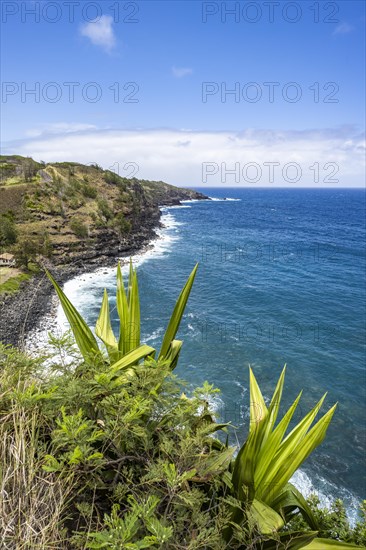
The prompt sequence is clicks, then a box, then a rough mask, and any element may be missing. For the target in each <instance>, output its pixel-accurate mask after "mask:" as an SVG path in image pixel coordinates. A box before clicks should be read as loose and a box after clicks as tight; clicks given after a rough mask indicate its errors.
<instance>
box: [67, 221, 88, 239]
mask: <svg viewBox="0 0 366 550" xmlns="http://www.w3.org/2000/svg"><path fill="white" fill-rule="evenodd" d="M70 229H71V231H73V232H74V233H75V235H76V236H77V237H79V238H80V239H86V237H87V236H88V234H89V231H88V227H87V226H86V225H85V223H83V222H82V221H81V220H79V219H77V218H76V219H73V220H71V222H70Z"/></svg>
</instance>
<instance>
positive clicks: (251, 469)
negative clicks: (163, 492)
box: [232, 366, 355, 550]
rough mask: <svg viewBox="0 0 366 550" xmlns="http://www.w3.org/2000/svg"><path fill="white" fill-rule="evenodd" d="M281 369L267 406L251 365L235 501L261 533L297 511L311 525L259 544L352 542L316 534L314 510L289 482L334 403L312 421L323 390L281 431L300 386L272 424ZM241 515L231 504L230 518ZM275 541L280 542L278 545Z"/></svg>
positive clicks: (314, 546) (318, 549)
mask: <svg viewBox="0 0 366 550" xmlns="http://www.w3.org/2000/svg"><path fill="white" fill-rule="evenodd" d="M285 372H286V366H285V367H284V369H283V371H282V373H281V376H280V378H279V380H278V383H277V386H276V389H275V391H274V393H273V396H272V399H271V402H270V404H269V406H268V407H267V406H266V404H265V401H264V398H263V395H262V392H261V390H260V388H259V386H258V383H257V380H256V378H255V376H254V373H253V371H252V369H250V426H249V434H248V437H247V440H246V442H245V444H244V445H243V446H242V447H241V449H240V451H239V453H238V455H237V457H236V459H235V462H234V467H233V473H232V484H233V485H232V487H233V491H234V494H235V496H236V498H238V499H239V500H240V501H244V502H245V504H246V506H247V509H249V519H251V520H252V521H254V522H255V523H256V524H257V526H258V527H259V529H260V531H261V532H262V533H263V534H267V535H268V534H271V533H272V534H273V533H274V532H276V531H278V530H279V529H281V528H282V527H283V526H284V525H285V523H286V522H288V521H289V520H290V519H291V517H292V516H293V515H294V514H295V513H298V512H300V513H301V514H302V515H303V517H304V519H305V521H306V522H307V523H308V525H309V526H310V528H311V529H313V531H310V532H307V533H288V532H287V533H278V534H277V537H276V539H277V540H276V541H273V542H271V541H267V542H266V543H265V544H264V546H263V548H268V550H270V549H271V548H274V549H275V548H278V547H284V548H288V549H290V548H291V549H293V550H295V549H297V548H304V547H306V548H308V549H309V550H326V549H328V548H329V550H330V549H331V548H337V549H338V550H341V548H342V547H343V548H345V549H346V548H355V546H353V545H348V544H345V543H340V542H336V541H329V540H326V541H325V540H324V541H323V539H317V538H316V535H317V532H316V530H317V529H318V525H317V522H316V520H315V518H314V515H313V513H312V511H311V509H310V507H309V505H308V504H307V502H306V500H305V498H304V497H303V495H302V494H301V493H300V491H298V490H297V489H296V487H294V486H293V485H292V484H291V483H290V482H289V480H290V479H291V477H292V476H293V474H294V473H295V472H296V470H297V469H298V468H299V467H300V466H301V464H302V463H303V462H304V460H305V459H306V458H307V457H308V456H309V455H310V453H312V452H313V450H314V449H315V448H316V447H317V446H318V445H319V444H320V443H321V442H322V441H323V439H324V437H325V434H326V431H327V428H328V425H329V423H330V421H331V419H332V417H333V414H334V412H335V409H336V407H337V404H335V405H333V406H332V407H331V408H330V409H329V410H328V412H326V413H325V414H324V415H323V416H322V417H321V418H320V419H319V420H318V421H317V422H316V423H315V424H314V421H315V418H316V416H317V414H318V412H319V410H320V408H321V406H322V404H323V402H324V399H325V397H326V394H325V395H323V397H322V398H321V399H320V400H319V402H318V403H317V404H316V405H315V407H313V409H311V411H310V412H309V413H308V414H307V415H306V416H305V417H304V418H303V419H302V420H301V421H300V422H299V423H298V424H297V425H296V426H295V427H294V428H293V429H292V430H291V431H290V433H288V435H286V431H287V429H288V426H289V424H290V422H291V419H292V418H293V415H294V412H295V410H296V408H297V405H298V403H299V401H300V398H301V394H302V392H300V393H299V395H298V396H297V398H296V399H295V401H294V403H293V404H292V405H291V406H290V408H289V409H288V411H287V412H286V413H285V414H284V416H283V418H282V419H281V420H280V421H279V422H278V423H277V425H276V420H277V416H278V411H279V408H280V404H281V398H282V391H283V385H284V381H285ZM242 519H243V515H242V512H241V511H240V510H238V509H234V510H233V521H234V522H235V523H238V522H241V520H242ZM278 543H280V544H282V546H278V545H277V544H278ZM261 544H263V543H261ZM261 548H262V546H261Z"/></svg>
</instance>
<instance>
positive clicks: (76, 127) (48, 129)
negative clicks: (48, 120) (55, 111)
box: [26, 122, 97, 137]
mask: <svg viewBox="0 0 366 550" xmlns="http://www.w3.org/2000/svg"><path fill="white" fill-rule="evenodd" d="M96 129H97V127H96V126H94V124H83V123H80V122H55V123H53V124H39V125H38V126H37V127H36V128H31V129H30V130H28V131H27V132H26V135H27V136H29V137H39V136H44V135H49V134H69V133H71V132H83V131H85V130H96Z"/></svg>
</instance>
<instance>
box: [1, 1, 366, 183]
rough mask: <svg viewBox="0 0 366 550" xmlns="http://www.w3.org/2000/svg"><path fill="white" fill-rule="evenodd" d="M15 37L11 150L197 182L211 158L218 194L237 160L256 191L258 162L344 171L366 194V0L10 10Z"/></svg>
mask: <svg viewBox="0 0 366 550" xmlns="http://www.w3.org/2000/svg"><path fill="white" fill-rule="evenodd" d="M230 11H231V12H233V11H234V12H235V13H231V14H230V13H229V12H230ZM2 31H3V32H2V51H3V55H2V80H3V84H2V142H3V150H4V151H5V152H14V153H15V152H20V153H21V154H29V155H31V156H34V157H35V158H39V157H40V155H43V156H42V159H43V160H46V161H48V160H49V161H51V160H66V159H65V157H68V159H69V160H80V161H83V162H88V159H89V158H90V156H91V157H92V158H90V162H92V161H95V162H99V163H100V164H102V165H103V166H105V167H108V166H109V165H111V163H112V164H113V163H115V162H117V163H118V164H120V165H121V166H124V164H125V163H126V162H136V163H137V164H138V166H139V172H140V176H141V177H151V178H153V177H154V178H157V179H168V178H170V181H171V182H172V183H180V184H182V183H186V184H190V185H197V184H198V183H203V181H202V178H203V176H202V165H203V163H209V162H211V163H212V164H213V166H214V165H215V164H217V166H219V171H218V172H217V174H215V175H212V176H210V177H211V179H210V178H205V179H206V180H207V184H214V185H218V184H219V183H229V180H228V178H226V180H225V181H224V182H223V179H222V165H223V163H224V166H225V168H227V169H229V168H230V166H231V167H232V168H233V166H235V163H238V162H239V163H240V166H239V171H240V177H239V176H238V177H236V176H233V177H234V180H235V181H232V182H231V183H232V184H234V185H242V184H243V185H245V184H246V183H248V181H247V180H246V179H245V177H244V178H243V177H242V169H243V166H244V165H245V164H246V163H250V162H254V163H259V165H260V166H261V167H262V168H263V163H265V162H279V163H280V168H282V165H285V164H286V163H288V162H296V163H299V164H300V165H301V166H302V167H303V168H304V171H303V172H304V173H305V172H306V170H305V168H306V167H307V168H309V166H313V163H314V162H315V163H316V162H318V163H319V164H320V166H321V167H324V165H325V164H326V163H327V162H328V163H329V162H334V163H337V166H338V168H339V173H340V174H342V180H341V181H340V182H339V185H341V184H343V185H359V184H360V183H361V184H362V171H363V167H362V166H363V162H362V154H363V153H364V149H363V147H364V138H363V131H364V121H365V111H364V93H365V86H364V81H365V69H364V66H365V59H364V51H365V4H364V2H362V1H358V0H346V1H338V2H327V1H319V2H313V1H308V0H301V1H300V0H299V1H298V2H283V1H279V0H278V1H275V2H273V1H267V2H266V1H258V2H247V1H244V2H232V1H230V2H221V1H220V2H215V1H212V2H201V1H198V0H194V1H184V2H181V1H174V0H173V1H169V0H166V1H162V2H158V1H154V0H151V1H143V2H123V1H118V0H117V1H113V0H107V1H99V2H91V1H90V2H89V1H87V0H85V1H83V0H80V1H74V2H66V1H65V2H64V1H62V0H57V1H56V2H55V1H53V2H50V1H48V0H43V1H39V2H33V1H27V2H26V1H6V0H3V2H2ZM65 83H73V84H65ZM31 89H35V90H36V94H33V95H32V94H29V93H27V91H28V90H31ZM72 89H73V92H74V99H73V101H70V97H71V96H70V94H71V92H72ZM230 90H231V91H232V93H230ZM117 91H118V92H119V97H117ZM96 94H97V95H98V96H99V99H98V100H96V101H95V102H94V101H93V100H94V98H95V97H96ZM57 96H58V100H57V101H56V97H57ZM54 99H55V100H54ZM314 136H316V137H315V138H314ZM131 143H133V145H132V144H131ZM233 144H234V145H233ZM122 149H123V150H124V153H123V154H122V152H121V150H122ZM175 149H179V150H180V151H179V154H178V155H175ZM162 150H164V151H165V153H164V151H162ZM91 151H92V152H91ZM111 151H112V153H111ZM174 166H176V167H177V170H176V171H175V170H174ZM235 169H238V166H237V165H236V166H235ZM321 169H322V168H321ZM182 170H186V175H184V176H182ZM215 170H216V169H213V168H212V172H214V171H215ZM323 171H324V170H323ZM307 172H308V174H310V173H312V171H311V170H310V171H309V170H307ZM313 172H314V170H313ZM304 173H303V174H302V178H301V183H303V184H304V185H307V183H308V184H309V185H312V184H315V183H316V182H315V181H313V179H314V178H311V180H309V182H308V181H307V179H306V178H307V176H305V175H304ZM324 173H325V172H324ZM323 175H324V174H323ZM253 177H254V176H253ZM263 178H265V176H264V175H263ZM263 178H262V179H263ZM262 179H261V180H260V183H261V184H265V183H266V182H265V181H262ZM292 179H294V180H295V179H296V178H295V177H294V178H292ZM318 179H319V178H318ZM321 179H322V178H320V180H321ZM323 179H324V178H323ZM186 180H188V181H186ZM200 180H201V181H200ZM280 183H282V184H283V181H282V182H281V181H280V180H278V184H280ZM287 183H289V182H287ZM290 183H291V178H290ZM296 183H297V184H298V182H296ZM320 183H322V181H320ZM325 183H326V182H325Z"/></svg>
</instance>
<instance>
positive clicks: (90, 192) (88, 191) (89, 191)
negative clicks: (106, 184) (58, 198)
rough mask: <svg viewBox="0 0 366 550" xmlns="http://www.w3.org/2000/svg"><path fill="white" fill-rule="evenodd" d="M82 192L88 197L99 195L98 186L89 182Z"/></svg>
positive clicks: (92, 197)
mask: <svg viewBox="0 0 366 550" xmlns="http://www.w3.org/2000/svg"><path fill="white" fill-rule="evenodd" d="M81 192H82V194H83V195H84V197H87V198H88V199H95V198H96V197H97V195H98V190H97V188H96V187H93V186H92V185H88V184H86V185H83V186H82V188H81Z"/></svg>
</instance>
